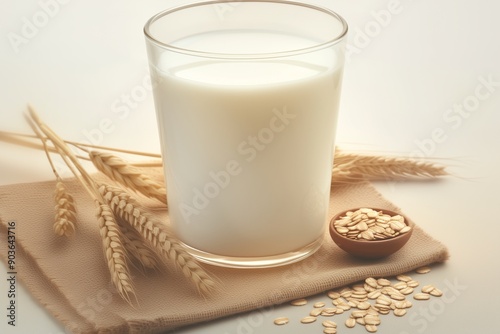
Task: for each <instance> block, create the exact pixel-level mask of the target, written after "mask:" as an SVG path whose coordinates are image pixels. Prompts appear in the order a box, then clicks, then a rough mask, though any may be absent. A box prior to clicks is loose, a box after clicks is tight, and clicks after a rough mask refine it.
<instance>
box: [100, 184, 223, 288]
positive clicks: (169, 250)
mask: <svg viewBox="0 0 500 334" xmlns="http://www.w3.org/2000/svg"><path fill="white" fill-rule="evenodd" d="M99 191H100V193H101V195H102V197H103V198H104V200H105V201H106V202H107V203H108V204H109V206H110V207H111V209H112V210H113V211H114V212H115V213H116V214H117V215H119V216H120V217H122V218H123V219H124V220H125V221H127V222H129V224H130V225H132V226H133V227H134V228H135V229H136V230H137V231H138V232H139V233H140V234H141V235H142V236H143V238H144V239H145V240H146V241H147V242H148V243H149V244H150V245H151V247H152V248H153V249H154V250H155V251H156V252H157V254H158V255H160V256H161V257H162V258H165V259H169V260H171V261H173V262H174V263H175V265H176V266H177V267H179V268H180V269H181V270H182V272H183V274H184V276H186V277H187V278H189V279H190V280H191V281H192V282H193V283H194V284H195V285H196V287H197V289H198V291H200V292H201V293H204V294H205V293H209V292H210V291H212V290H213V289H214V288H215V281H214V280H213V279H212V278H211V277H210V276H209V275H208V274H207V273H206V272H205V270H204V269H203V268H202V267H201V266H200V265H199V264H198V263H197V261H196V259H195V258H194V257H193V256H192V255H191V254H189V253H188V252H186V250H185V249H184V247H183V246H182V245H181V244H180V243H179V242H178V241H177V239H176V238H175V237H173V236H172V235H171V234H170V233H169V232H168V231H167V230H166V229H165V227H164V226H163V224H162V223H160V222H158V221H156V220H152V219H150V218H149V216H148V215H147V213H146V212H145V210H144V209H143V208H141V207H140V206H139V205H138V204H137V202H136V201H135V200H134V199H133V198H132V197H131V196H130V195H129V194H128V193H126V192H124V191H123V190H121V189H120V188H117V187H113V186H110V185H101V186H100V187H99Z"/></svg>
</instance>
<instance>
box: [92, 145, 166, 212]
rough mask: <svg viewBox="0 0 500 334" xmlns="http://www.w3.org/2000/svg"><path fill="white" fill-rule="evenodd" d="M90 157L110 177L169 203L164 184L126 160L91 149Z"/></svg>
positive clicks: (148, 195)
mask: <svg viewBox="0 0 500 334" xmlns="http://www.w3.org/2000/svg"><path fill="white" fill-rule="evenodd" d="M89 157H90V160H91V161H92V163H93V164H94V166H95V167H96V168H97V169H98V170H99V171H101V172H102V173H103V174H105V175H106V176H108V177H109V178H110V179H112V180H114V181H116V182H118V183H120V184H122V185H124V186H125V187H127V188H130V189H132V190H134V191H137V192H139V193H141V194H143V195H145V196H146V197H152V198H156V199H157V200H158V201H160V202H162V203H163V204H165V205H167V195H166V191H165V187H164V186H163V184H161V183H159V182H156V181H154V180H152V179H151V178H150V177H149V176H147V175H145V174H143V173H141V171H139V170H138V169H137V168H134V167H132V166H131V165H130V164H129V163H128V162H126V161H125V160H123V159H121V158H120V157H117V156H116V155H113V154H111V153H107V152H100V151H91V152H90V153H89Z"/></svg>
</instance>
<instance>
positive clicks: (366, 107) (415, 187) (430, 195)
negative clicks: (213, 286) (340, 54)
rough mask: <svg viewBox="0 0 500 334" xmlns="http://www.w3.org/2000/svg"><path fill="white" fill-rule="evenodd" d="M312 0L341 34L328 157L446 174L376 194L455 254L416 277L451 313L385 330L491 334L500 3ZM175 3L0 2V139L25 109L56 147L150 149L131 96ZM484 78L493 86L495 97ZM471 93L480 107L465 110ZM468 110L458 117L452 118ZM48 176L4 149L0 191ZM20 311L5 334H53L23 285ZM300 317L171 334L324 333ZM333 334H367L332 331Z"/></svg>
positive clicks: (0, 301)
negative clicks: (428, 166) (399, 163)
mask: <svg viewBox="0 0 500 334" xmlns="http://www.w3.org/2000/svg"><path fill="white" fill-rule="evenodd" d="M63 2H64V4H63ZM310 2H311V3H315V4H321V5H324V6H327V7H329V8H331V9H333V10H335V11H337V12H338V13H340V14H341V15H342V16H344V17H345V18H346V20H347V21H348V23H349V25H350V35H349V45H350V47H351V48H350V50H351V52H350V57H349V58H350V61H349V62H348V64H347V65H346V68H345V80H344V86H343V96H342V103H341V116H340V123H339V124H340V125H339V131H338V135H337V139H338V141H337V142H338V145H339V146H340V147H341V148H344V149H350V150H352V151H355V152H362V151H365V152H366V151H369V152H373V153H383V154H399V155H403V156H408V155H414V156H415V155H420V156H424V157H426V158H428V159H432V160H433V161H437V162H440V163H445V164H446V165H448V166H450V168H449V171H450V172H451V173H453V176H452V177H448V178H445V179H442V180H440V181H437V182H378V183H376V187H377V188H378V189H379V190H380V191H381V192H382V193H383V194H384V196H385V197H387V198H388V199H389V200H391V201H393V202H394V203H395V204H397V205H398V206H400V207H401V208H402V209H403V210H404V211H405V213H406V214H407V215H408V216H410V217H411V218H412V219H413V220H414V221H416V223H417V224H419V225H420V226H422V227H423V228H424V229H425V230H426V231H427V232H429V233H430V234H431V235H432V236H434V237H435V238H437V239H439V240H440V241H442V242H443V243H444V244H446V245H447V246H448V247H449V250H450V253H451V258H450V260H449V261H448V262H447V263H446V264H445V265H442V266H438V267H436V268H434V269H433V271H432V272H431V273H430V274H427V275H426V276H419V277H418V278H419V279H420V280H421V281H422V282H424V283H431V282H432V283H435V284H436V285H437V286H439V287H441V288H443V289H444V290H445V291H446V294H445V296H446V297H447V299H446V302H444V301H443V302H441V303H433V304H431V303H420V304H417V305H416V306H414V307H413V308H412V309H411V310H410V312H409V314H408V315H407V316H405V317H403V318H396V317H394V316H388V317H384V318H383V324H382V325H381V326H380V327H379V333H391V334H392V333H395V334H405V333H406V334H413V333H445V332H446V333H472V332H477V333H486V334H489V333H496V332H497V330H495V329H496V328H498V327H497V324H496V319H497V318H498V315H497V313H498V311H497V308H496V307H495V306H494V305H496V304H497V303H498V299H499V297H500V288H499V287H500V285H499V284H498V281H499V280H500V271H499V270H498V255H500V252H499V251H500V246H499V244H500V243H499V235H500V221H499V218H498V213H497V209H498V207H499V204H500V203H499V202H500V201H499V199H500V196H499V195H498V194H499V186H500V177H499V171H500V157H499V144H500V115H499V112H500V110H499V107H500V45H499V44H500V38H499V32H500V20H498V13H499V12H500V3H499V2H497V1H495V0H478V1H466V0H440V1H432V0H413V1H412V0H399V1H398V0H393V1H390V0H358V1H353V0H323V1H320V0H311V1H310ZM43 3H52V4H54V3H57V4H58V5H57V8H55V7H52V14H53V15H52V17H50V18H49V19H48V20H47V21H46V22H43V14H42V16H40V15H41V14H40V13H41V11H42V10H43V9H42V7H43V6H42V5H41V4H43ZM184 3H187V1H184V0H170V1H153V0H148V1H131V0H122V1H117V0H107V1H95V0H91V1H90V0H88V1H78V0H73V1H68V0H66V1H62V0H61V1H60V3H59V2H54V1H49V0H41V1H34V0H23V1H19V0H1V1H0V22H1V26H0V102H1V105H0V130H4V131H5V130H7V131H21V132H26V133H28V132H29V128H28V127H27V126H26V125H25V123H24V120H23V111H24V110H25V108H26V104H27V103H31V104H32V105H33V106H35V107H36V109H37V110H38V112H39V113H40V115H41V116H42V118H43V119H44V120H45V122H46V123H48V124H49V125H51V126H52V127H53V128H54V129H55V130H56V131H57V132H58V133H59V134H60V135H61V136H63V137H64V138H66V139H72V140H75V141H85V140H87V141H93V142H95V143H98V144H102V145H107V146H115V147H125V148H129V149H138V150H145V151H155V152H159V142H158V138H157V129H156V120H155V114H154V106H153V100H152V96H151V93H150V92H149V91H148V92H147V93H146V94H145V95H138V93H140V92H143V91H144V89H143V88H141V87H144V84H143V80H147V77H148V71H147V59H146V52H145V47H144V37H143V33H142V27H143V25H144V23H145V22H146V20H147V19H148V18H149V17H150V16H152V15H153V14H155V13H157V12H158V11H160V10H163V9H165V8H167V7H171V6H174V5H179V4H184ZM388 9H391V10H392V13H391V14H390V15H389V16H388V15H387V13H388ZM382 13H385V15H383V14H382ZM389 13H390V12H389ZM35 20H39V21H36V22H37V24H38V25H39V27H38V28H37V30H32V31H31V34H28V35H27V36H29V37H26V39H25V40H22V43H21V44H18V45H17V44H16V43H15V42H13V39H14V38H15V37H13V36H15V35H18V36H21V37H22V34H23V27H24V26H25V25H26V24H27V23H26V22H27V21H30V22H34V21H35ZM297 24H307V22H297ZM24 29H26V28H24ZM27 32H28V33H29V31H24V33H27ZM18 41H19V40H18ZM481 78H482V79H481ZM481 80H486V81H490V82H493V84H492V85H490V86H489V90H488V87H486V86H484V84H481ZM481 85H483V86H482V87H479V86H481ZM478 87H479V88H478ZM478 92H479V94H481V93H482V95H481V99H478V98H476V97H475V94H476V93H478ZM133 93H135V97H134V95H133ZM127 96H131V100H129V105H128V107H127V108H128V109H127V112H126V113H115V112H114V110H115V108H116V107H117V106H126V104H125V103H126V102H125V99H126V98H127ZM463 104H466V106H465V107H462V108H463V110H464V112H463V115H460V114H459V113H457V112H456V111H454V110H458V109H457V108H460V106H461V105H463ZM453 108H455V109H453ZM450 109H451V110H450ZM467 109H468V110H470V111H467ZM121 110H124V109H121ZM433 136H434V138H433ZM51 178H52V176H51V173H50V169H49V166H48V164H47V163H46V160H45V158H44V156H43V154H42V153H40V152H35V151H32V150H20V149H19V148H18V147H13V146H10V145H7V144H4V143H0V184H10V183H16V182H28V181H34V180H45V179H51ZM0 212H1V203H0ZM2 242H4V241H2ZM2 266H3V264H2ZM4 270H5V267H4V266H3V267H2V272H4ZM0 281H1V282H2V283H1V285H0V309H1V310H4V309H5V308H4V306H5V305H6V302H7V299H6V291H7V289H6V286H5V282H4V279H3V278H2V279H0ZM453 285H454V286H455V288H450V286H453ZM457 286H458V288H457ZM313 300H325V301H326V300H327V298H326V297H324V296H317V297H315V298H313ZM18 307H19V317H18V326H17V327H16V328H15V329H13V328H11V327H9V326H7V325H6V322H7V320H6V317H5V316H4V315H3V314H4V313H5V312H4V311H1V312H0V314H1V316H0V331H1V332H2V333H43V334H49V333H50V334H56V333H63V327H62V326H60V325H59V324H58V323H57V322H55V321H54V320H53V319H52V317H51V316H50V315H49V314H48V313H47V312H46V311H45V310H44V309H43V308H42V307H41V306H40V305H39V304H38V302H36V301H34V300H33V299H32V298H31V297H30V295H29V292H28V291H26V290H25V289H23V288H22V287H21V288H20V290H19V299H18ZM307 310H308V309H307ZM307 310H306V309H304V308H293V307H291V306H282V307H275V308H274V309H272V310H268V309H266V310H257V311H255V312H252V313H248V314H243V315H238V316H234V317H229V318H225V319H222V320H218V321H215V322H211V323H208V324H202V325H198V326H194V327H190V328H185V329H182V330H179V331H176V333H179V334H180V333H182V334H201V333H209V334H212V333H214V334H215V333H221V334H240V333H244V334H250V333H270V334H271V333H272V334H274V333H276V334H278V333H321V332H322V329H321V324H320V323H319V322H318V323H314V324H311V325H301V324H300V323H298V321H297V319H299V318H300V317H301V316H303V315H305V313H307ZM282 315H286V316H289V317H290V318H291V319H293V321H292V322H291V323H290V324H288V325H286V326H283V327H277V326H274V325H273V324H272V320H273V319H274V318H275V317H277V316H282ZM338 319H345V316H344V317H338V318H337V320H338ZM338 322H342V320H338ZM339 333H353V334H355V333H365V330H364V329H362V328H360V327H359V326H358V327H357V328H355V329H347V328H345V327H344V326H343V325H340V326H339Z"/></svg>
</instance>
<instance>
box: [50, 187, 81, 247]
mask: <svg viewBox="0 0 500 334" xmlns="http://www.w3.org/2000/svg"><path fill="white" fill-rule="evenodd" d="M54 200H55V202H56V207H55V209H56V219H55V223H54V231H55V233H56V234H57V235H59V236H63V235H65V236H67V237H70V236H72V235H73V234H74V233H75V223H76V209H75V200H74V199H73V196H71V195H70V194H69V193H68V191H67V189H66V186H65V185H64V183H63V182H62V181H61V180H58V181H57V183H56V190H55V195H54Z"/></svg>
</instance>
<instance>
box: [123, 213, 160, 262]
mask: <svg viewBox="0 0 500 334" xmlns="http://www.w3.org/2000/svg"><path fill="white" fill-rule="evenodd" d="M117 222H118V225H119V226H120V231H121V232H122V237H123V246H124V247H125V250H126V251H127V254H129V255H131V256H132V257H134V258H135V259H136V260H137V261H138V262H139V264H140V265H141V266H142V267H143V268H148V269H157V268H158V260H157V259H156V255H155V253H153V251H152V250H151V249H150V248H149V247H147V246H146V245H145V244H144V241H143V240H142V237H141V235H140V234H139V233H138V232H137V231H136V230H135V229H134V228H133V227H131V226H130V225H129V224H128V223H127V222H121V223H120V219H118V220H117Z"/></svg>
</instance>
